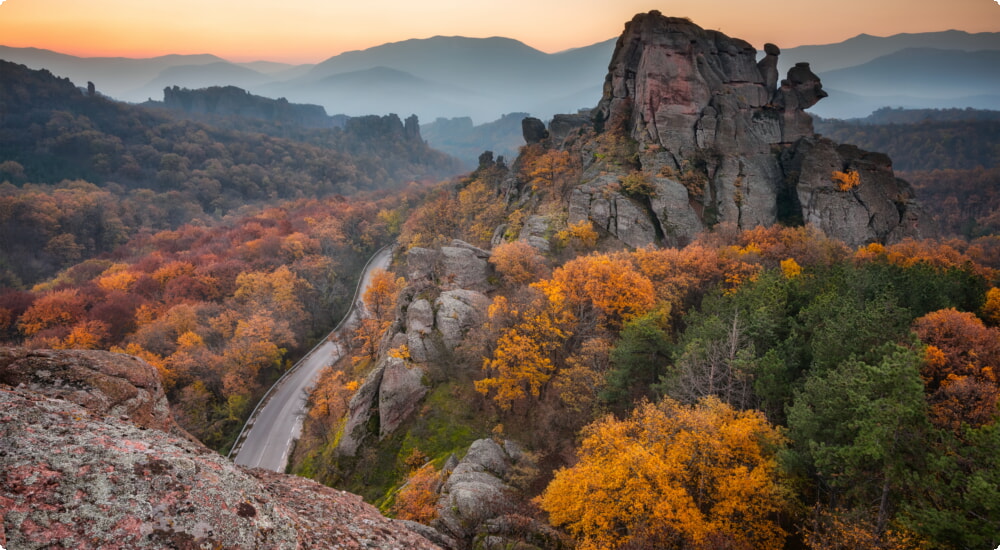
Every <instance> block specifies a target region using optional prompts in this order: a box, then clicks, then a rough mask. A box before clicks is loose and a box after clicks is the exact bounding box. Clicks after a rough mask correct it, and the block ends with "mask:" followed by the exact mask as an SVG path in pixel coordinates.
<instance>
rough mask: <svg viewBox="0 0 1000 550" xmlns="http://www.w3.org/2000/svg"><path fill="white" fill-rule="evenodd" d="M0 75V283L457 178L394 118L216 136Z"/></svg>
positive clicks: (248, 122) (229, 126) (65, 89)
mask: <svg viewBox="0 0 1000 550" xmlns="http://www.w3.org/2000/svg"><path fill="white" fill-rule="evenodd" d="M0 75H2V78H0V98H2V104H0V122H2V124H0V158H2V159H3V161H0V182H3V185H2V187H3V188H2V190H0V201H3V203H4V208H3V209H2V213H0V242H2V243H3V247H2V253H3V257H0V267H2V274H0V281H2V284H4V285H6V286H19V285H30V284H32V283H34V282H36V281H39V280H41V279H44V278H46V277H49V276H51V275H53V274H54V273H55V271H56V270H58V269H60V268H64V267H69V266H70V265H72V264H73V263H75V262H78V261H80V260H85V259H87V258H90V257H93V256H95V255H98V254H101V253H106V252H111V251H112V250H114V248H115V247H116V246H118V245H120V244H123V243H124V242H126V240H127V239H128V238H129V237H130V236H132V235H134V234H136V233H137V232H139V231H143V230H145V231H157V230H162V229H174V228H177V227H178V226H180V225H181V224H184V223H187V222H190V221H194V220H197V221H198V222H199V223H210V222H211V221H212V220H214V219H218V218H219V217H220V216H223V215H225V214H227V213H230V212H234V211H237V210H239V209H240V208H242V207H244V206H246V205H263V204H267V203H273V202H275V201H280V200H290V199H300V198H322V197H327V196H332V195H337V194H340V195H350V194H353V193H355V192H357V191H363V190H375V189H386V188H398V187H401V186H402V185H404V184H406V183H407V182H409V181H424V180H431V181H435V180H437V179H438V178H441V177H445V176H449V175H452V174H454V173H457V172H458V171H459V170H460V168H459V167H458V165H457V162H456V161H455V160H454V159H451V158H450V157H447V156H446V155H444V154H442V153H439V152H437V151H434V150H433V149H431V148H430V147H428V146H427V144H426V143H425V142H424V141H423V140H422V139H421V138H420V132H419V125H418V124H417V121H416V120H415V119H412V120H409V121H407V122H406V124H405V125H404V123H403V121H401V120H400V119H399V118H398V117H396V116H394V115H390V116H387V117H361V118H358V119H353V120H351V121H349V122H348V123H347V125H346V126H345V128H344V129H338V128H329V129H309V128H301V129H299V130H296V131H287V132H281V131H279V130H280V129H279V128H278V126H277V125H275V124H270V125H269V124H265V123H264V122H262V121H259V120H255V119H241V118H229V119H227V122H226V128H225V129H222V128H219V127H217V126H212V125H209V124H206V123H204V122H198V121H194V120H189V119H186V118H183V117H180V116H178V115H175V114H172V113H171V112H170V111H167V110H162V109H160V110H156V109H146V108H142V107H136V106H129V105H125V104H122V103H118V102H113V101H109V100H107V99H105V98H103V97H100V95H99V94H91V93H88V92H82V91H80V90H78V89H77V88H75V87H74V86H73V85H72V84H71V83H70V82H69V81H68V80H66V79H58V78H55V77H53V76H52V75H51V74H49V73H47V72H46V71H32V70H29V69H26V68H24V67H23V66H20V65H15V64H12V63H7V62H0ZM282 133H283V134H285V135H279V134H282ZM275 136H278V137H275Z"/></svg>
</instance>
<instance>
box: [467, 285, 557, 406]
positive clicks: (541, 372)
mask: <svg viewBox="0 0 1000 550" xmlns="http://www.w3.org/2000/svg"><path fill="white" fill-rule="evenodd" d="M489 319H490V323H491V324H493V325H494V326H495V325H500V324H502V323H505V322H507V321H508V320H510V319H513V321H512V323H511V325H512V326H509V327H506V328H501V329H500V336H499V338H498V339H497V343H496V349H495V350H494V351H493V356H492V358H487V359H486V360H484V362H483V370H484V371H485V372H486V375H487V377H486V378H484V379H482V380H479V381H477V382H476V383H475V387H476V391H478V392H479V393H481V394H483V395H489V394H491V393H492V394H493V399H494V401H495V402H496V403H497V404H498V405H499V406H500V408H501V409H504V410H506V409H509V408H510V407H511V405H512V404H513V403H514V402H515V401H518V400H521V399H524V398H526V397H528V395H531V396H532V397H538V396H539V395H540V394H541V391H542V388H543V387H544V386H545V385H546V384H547V383H548V382H549V380H550V379H551V378H552V375H553V374H554V373H555V370H556V367H557V363H556V361H555V360H554V354H555V352H556V350H557V349H559V348H560V347H561V346H562V344H563V343H564V342H565V340H566V339H567V338H569V336H570V331H569V325H570V320H571V317H570V316H569V315H568V314H567V313H566V311H565V309H564V307H563V305H562V303H561V302H559V301H554V300H552V299H550V298H549V297H547V296H544V295H535V296H534V299H533V300H532V301H531V302H530V303H528V304H524V305H515V304H511V303H510V302H509V301H508V300H507V299H506V298H504V297H503V296H498V297H497V298H496V299H494V301H493V303H492V304H491V305H490V309H489Z"/></svg>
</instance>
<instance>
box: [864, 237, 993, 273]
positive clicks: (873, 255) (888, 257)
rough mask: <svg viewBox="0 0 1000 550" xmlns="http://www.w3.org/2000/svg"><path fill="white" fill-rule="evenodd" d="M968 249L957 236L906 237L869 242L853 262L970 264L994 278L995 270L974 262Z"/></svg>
mask: <svg viewBox="0 0 1000 550" xmlns="http://www.w3.org/2000/svg"><path fill="white" fill-rule="evenodd" d="M968 252H975V251H973V250H969V247H968V243H965V242H963V241H959V240H957V239H951V240H934V239H925V240H921V241H917V240H913V239H905V240H903V241H901V242H898V243H896V244H892V245H889V246H883V245H880V244H870V245H868V246H866V247H861V248H859V249H858V251H857V252H855V254H854V259H855V260H856V261H873V260H882V261H887V262H889V263H890V264H893V265H898V266H900V267H912V266H914V265H918V264H926V265H930V266H934V267H937V268H940V269H949V268H965V267H971V268H972V269H973V271H974V272H975V273H976V274H978V275H980V276H982V277H983V278H984V279H986V280H994V279H996V277H997V275H998V272H997V270H995V269H992V268H990V267H987V266H984V265H982V264H980V263H977V262H976V260H975V258H974V257H973V256H971V255H970V254H969V253H968Z"/></svg>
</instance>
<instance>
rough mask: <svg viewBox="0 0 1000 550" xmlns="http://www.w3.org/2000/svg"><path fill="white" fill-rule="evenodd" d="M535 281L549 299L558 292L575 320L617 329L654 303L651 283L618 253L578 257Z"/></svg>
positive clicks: (646, 310)
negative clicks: (537, 281) (542, 279)
mask: <svg viewBox="0 0 1000 550" xmlns="http://www.w3.org/2000/svg"><path fill="white" fill-rule="evenodd" d="M537 284H538V286H539V288H541V289H542V290H543V292H545V293H546V294H547V295H548V296H549V297H550V300H551V299H552V298H553V296H555V295H557V294H561V295H562V296H563V298H564V299H565V302H566V305H567V306H568V307H569V308H570V311H571V312H572V313H573V315H574V316H575V317H576V319H577V321H578V322H588V321H590V320H591V319H593V320H596V321H598V322H600V323H601V324H603V325H604V326H605V327H608V328H620V327H621V326H622V324H624V323H625V322H626V321H628V320H629V319H632V318H633V317H636V316H638V315H642V314H644V313H646V312H648V311H649V310H650V309H652V308H653V306H654V305H655V303H656V292H655V291H654V289H653V283H652V282H650V280H649V279H648V278H647V277H646V276H645V275H643V274H641V273H639V272H638V271H637V270H636V269H635V267H634V266H633V265H632V263H631V262H629V261H628V260H627V259H626V258H624V257H622V256H608V255H605V254H592V255H590V256H581V257H578V258H575V259H573V260H570V261H568V262H566V264H565V265H563V266H562V267H560V268H559V269H556V270H555V271H554V272H553V273H552V279H550V280H548V281H542V282H540V283H537Z"/></svg>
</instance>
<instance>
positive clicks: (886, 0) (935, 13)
mask: <svg viewBox="0 0 1000 550" xmlns="http://www.w3.org/2000/svg"><path fill="white" fill-rule="evenodd" d="M998 2H1000V0H934V1H931V0H839V1H827V0H773V1H766V0H757V1H754V0H674V1H660V2H651V1H649V0H644V1H637V0H504V1H494V0H427V1H420V0H361V1H353V2H344V1H340V0H280V1H276V2H275V1H264V0H241V1H235V0H0V45H5V46H16V47H29V46H30V47H37V48H45V49H50V50H55V51H59V52H63V53H69V54H73V55H79V56H123V57H149V56H155V55H164V54H169V53H182V54H195V53H212V54H215V55H218V56H220V57H224V58H226V59H229V60H231V61H255V60H269V61H283V62H291V63H315V62H319V61H322V60H324V59H326V58H329V57H331V56H333V55H336V54H338V53H341V52H344V51H348V50H356V49H364V48H369V47H372V46H376V45H379V44H383V43H385V42H394V41H399V40H405V39H408V38H427V37H430V36H435V35H448V36H453V35H461V36H472V37H488V36H505V37H509V38H515V39H517V40H520V41H522V42H524V43H526V44H528V45H530V46H532V47H535V48H538V49H540V50H542V51H546V52H555V51H560V50H564V49H568V48H574V47H579V46H586V45H589V44H592V43H594V42H598V41H601V40H605V39H608V38H612V37H615V36H617V35H618V34H619V33H620V32H621V30H622V26H623V24H624V22H625V21H627V20H628V19H631V17H632V15H634V14H635V13H637V12H640V11H649V10H651V9H658V10H660V11H661V12H663V13H664V14H666V15H672V16H679V17H690V18H691V19H692V20H693V21H694V22H695V23H697V24H699V25H701V26H702V27H705V28H709V29H717V30H721V31H722V32H725V33H726V34H729V35H731V36H736V37H739V38H743V39H745V40H748V41H749V42H750V43H752V44H753V45H755V46H757V47H758V48H760V47H761V46H762V45H763V43H764V42H774V43H776V44H778V45H779V46H781V47H785V48H788V47H792V46H798V45H803V44H826V43H831V42H839V41H841V40H844V39H846V38H850V37H852V36H855V35H857V34H860V33H868V34H874V35H878V36H887V35H891V34H896V33H900V32H924V31H940V30H948V29H959V30H965V31H969V32H982V31H1000V5H998Z"/></svg>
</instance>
